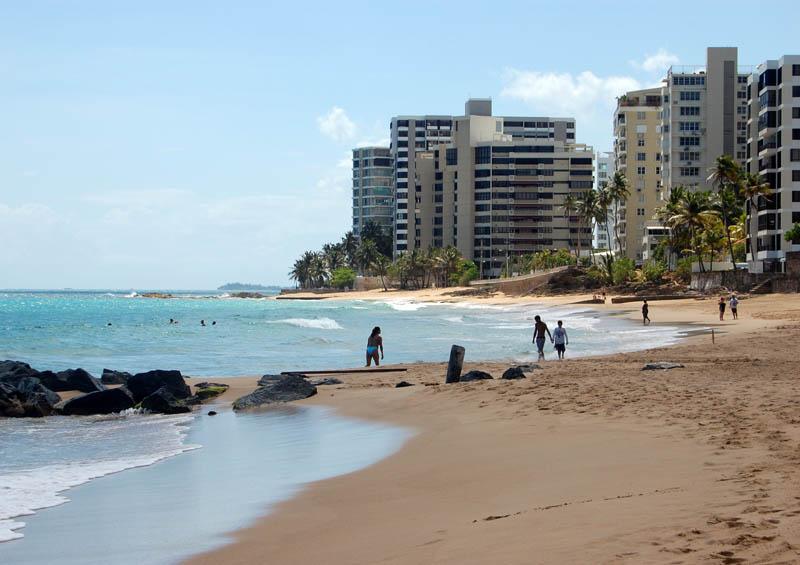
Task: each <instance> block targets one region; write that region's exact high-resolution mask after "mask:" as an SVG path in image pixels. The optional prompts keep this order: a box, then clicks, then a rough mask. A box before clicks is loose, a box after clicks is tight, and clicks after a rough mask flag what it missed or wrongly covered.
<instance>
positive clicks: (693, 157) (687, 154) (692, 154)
mask: <svg viewBox="0 0 800 565" xmlns="http://www.w3.org/2000/svg"><path fill="white" fill-rule="evenodd" d="M678 158H679V159H680V160H681V161H699V160H700V152H699V151H681V152H680V153H679V154H678Z"/></svg>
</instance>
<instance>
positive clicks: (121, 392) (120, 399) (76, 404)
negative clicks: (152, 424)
mask: <svg viewBox="0 0 800 565" xmlns="http://www.w3.org/2000/svg"><path fill="white" fill-rule="evenodd" d="M133 405H134V402H133V396H132V395H131V393H130V392H129V391H128V390H127V389H125V387H119V388H110V389H107V390H101V391H98V392H90V393H89V394H84V395H82V396H76V397H75V398H73V399H72V400H68V401H67V402H66V403H64V405H63V406H62V407H61V413H62V414H64V415H66V416H91V415H93V414H113V413H114V412H122V411H123V410H127V409H128V408H133Z"/></svg>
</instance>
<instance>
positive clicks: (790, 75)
mask: <svg viewBox="0 0 800 565" xmlns="http://www.w3.org/2000/svg"><path fill="white" fill-rule="evenodd" d="M747 88H748V90H749V106H748V110H747V148H748V154H747V155H748V156H747V163H746V166H747V170H748V172H750V173H752V174H758V175H759V176H760V177H761V180H763V181H765V182H766V183H768V184H769V185H770V187H771V188H772V190H773V193H772V194H771V195H769V196H762V197H759V198H758V199H757V202H756V203H755V204H754V205H751V203H750V202H747V203H746V207H747V222H746V225H747V240H746V243H747V262H748V266H749V269H750V271H751V272H756V273H762V272H784V271H785V270H786V253H787V252H788V251H800V241H791V242H789V241H785V240H784V237H783V234H784V232H785V231H787V230H789V229H790V228H791V227H792V225H793V224H795V223H798V222H800V55H785V56H783V57H781V58H780V59H777V60H769V61H765V62H764V63H762V64H761V65H759V66H758V67H757V68H756V71H755V72H754V73H753V74H752V75H751V76H750V77H749V79H748V81H747Z"/></svg>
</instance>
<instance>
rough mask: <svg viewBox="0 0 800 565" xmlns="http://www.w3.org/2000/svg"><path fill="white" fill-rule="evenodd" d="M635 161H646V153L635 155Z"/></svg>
mask: <svg viewBox="0 0 800 565" xmlns="http://www.w3.org/2000/svg"><path fill="white" fill-rule="evenodd" d="M636 160H637V161H646V160H647V153H637V154H636Z"/></svg>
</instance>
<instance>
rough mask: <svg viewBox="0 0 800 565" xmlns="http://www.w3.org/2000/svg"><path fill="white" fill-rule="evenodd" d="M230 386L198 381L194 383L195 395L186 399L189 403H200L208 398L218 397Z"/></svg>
mask: <svg viewBox="0 0 800 565" xmlns="http://www.w3.org/2000/svg"><path fill="white" fill-rule="evenodd" d="M229 388H230V386H229V385H226V384H222V383H197V384H196V385H194V395H193V396H191V397H190V398H188V399H187V400H186V402H187V404H200V403H201V402H205V401H206V400H210V399H212V398H216V397H217V396H219V395H221V394H223V393H224V392H225V391H226V390H228V389H229Z"/></svg>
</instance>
